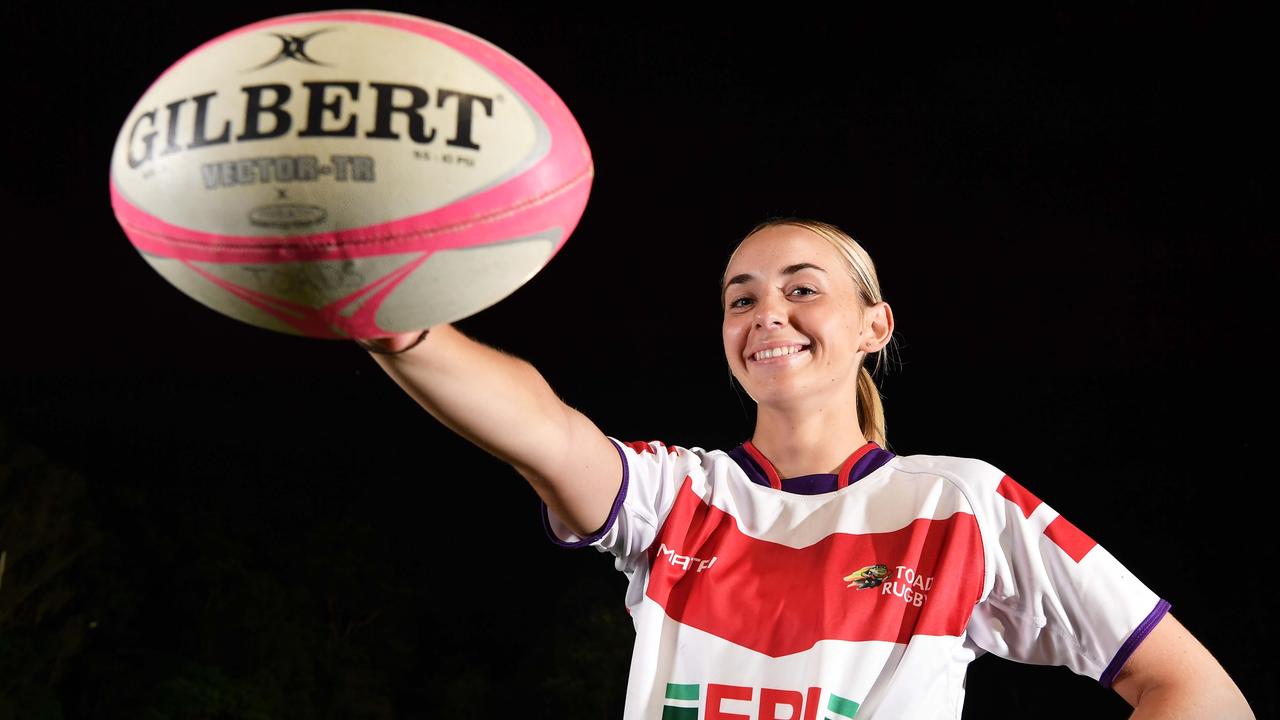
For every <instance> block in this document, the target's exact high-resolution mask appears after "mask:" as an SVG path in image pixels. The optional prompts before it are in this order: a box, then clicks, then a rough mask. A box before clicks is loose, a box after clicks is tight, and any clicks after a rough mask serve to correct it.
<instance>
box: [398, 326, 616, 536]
mask: <svg viewBox="0 0 1280 720" xmlns="http://www.w3.org/2000/svg"><path fill="white" fill-rule="evenodd" d="M417 336H418V333H409V334H406V335H403V336H398V337H394V338H389V339H387V340H379V341H373V342H375V343H377V344H378V345H379V346H380V347H382V348H384V349H386V350H391V351H394V350H399V349H400V348H403V347H405V346H407V345H409V344H410V343H411V342H412V341H413V340H414V339H415V338H417ZM373 357H374V359H375V360H377V362H378V364H379V365H381V366H382V369H383V370H385V371H386V372H387V374H388V375H390V376H391V377H392V379H394V380H395V381H396V383H397V384H399V385H400V387H402V388H404V390H405V392H407V393H409V395H410V396H411V397H412V398H413V399H414V400H417V401H418V404H419V405H421V406H422V407H423V408H425V409H426V411H427V412H429V413H431V415H433V416H434V417H435V418H436V419H437V420H439V421H440V422H441V423H443V424H444V425H445V426H446V427H448V428H449V429H451V430H453V431H454V432H456V433H458V434H459V435H461V436H462V437H464V438H466V439H468V440H470V441H471V442H473V443H475V444H476V445H478V446H479V447H481V448H483V449H484V450H485V451H487V452H488V453H490V454H491V455H493V456H494V457H497V458H498V459H500V460H503V461H504V462H507V463H509V464H510V465H511V466H512V467H514V468H515V469H516V471H517V472H519V473H520V474H521V475H523V476H524V477H525V479H527V480H528V481H529V484H530V485H532V486H533V489H534V491H536V492H537V493H538V495H539V496H540V497H541V498H542V500H543V502H545V503H546V504H547V507H548V508H549V509H550V510H551V511H552V512H553V513H555V514H556V516H557V517H559V518H560V519H561V520H563V521H564V523H565V525H566V526H568V527H569V529H571V530H573V531H574V532H576V533H578V534H579V535H587V534H589V533H591V532H594V531H595V530H597V529H599V528H600V526H601V525H603V524H604V522H605V520H606V519H607V518H608V516H609V510H610V508H611V507H612V505H613V501H614V498H615V497H616V496H617V494H618V488H619V486H620V485H621V484H622V460H621V458H620V457H619V455H618V451H617V450H616V449H615V448H614V446H613V443H612V442H610V441H609V439H608V438H606V437H605V436H604V433H602V432H600V429H599V428H597V427H596V426H595V423H593V422H591V420H589V419H588V418H587V417H586V416H585V415H583V414H582V413H580V412H578V411H577V410H574V409H573V408H571V407H569V406H568V405H566V404H565V403H564V402H562V401H561V400H560V398H559V397H557V396H556V394H555V392H554V391H552V389H551V386H550V385H548V384H547V381H546V380H545V379H544V378H543V377H542V374H541V373H539V372H538V371H537V369H536V368H534V367H533V365H530V364H529V363H528V362H526V361H524V360H521V359H520V358H517V357H513V356H511V355H508V354H506V353H504V352H501V351H499V350H497V349H494V348H491V347H489V346H487V345H484V344H482V343H479V342H477V341H475V340H472V339H471V338H469V337H467V336H466V335H464V334H462V333H461V332H459V331H458V330H457V329H456V328H454V327H453V326H452V325H438V326H436V327H433V328H431V332H430V333H429V334H428V335H427V336H426V338H425V339H424V340H423V341H422V342H421V343H420V344H418V345H417V346H415V347H413V348H412V349H410V350H408V351H407V352H403V353H400V354H395V355H387V354H373Z"/></svg>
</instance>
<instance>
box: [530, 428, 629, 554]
mask: <svg viewBox="0 0 1280 720" xmlns="http://www.w3.org/2000/svg"><path fill="white" fill-rule="evenodd" d="M609 442H611V443H613V449H614V450H617V451H618V457H619V458H621V460H622V484H621V485H620V486H619V487H618V496H617V497H615V498H614V499H613V507H611V508H609V517H608V518H606V519H605V521H604V525H601V526H600V529H599V530H596V531H595V532H593V533H591V534H590V535H587V536H586V537H578V536H577V535H575V534H574V533H573V532H572V531H571V530H569V528H567V527H565V525H564V523H563V522H561V520H560V518H558V517H556V516H555V515H553V514H552V513H551V510H550V509H548V508H547V504H546V503H544V502H539V504H540V505H541V507H542V527H543V529H544V530H546V532H547V537H548V538H550V539H551V542H552V543H554V544H556V545H558V546H560V547H563V548H580V547H586V546H588V545H591V544H593V543H595V542H597V541H598V540H600V538H602V537H604V536H605V533H607V532H609V529H610V528H612V527H613V524H614V523H615V522H617V521H618V513H619V512H621V511H622V502H623V501H624V500H625V499H626V497H627V480H628V476H629V475H630V468H629V467H628V465H627V456H626V453H624V452H622V448H621V447H619V446H618V442H617V441H616V440H614V439H613V438H609Z"/></svg>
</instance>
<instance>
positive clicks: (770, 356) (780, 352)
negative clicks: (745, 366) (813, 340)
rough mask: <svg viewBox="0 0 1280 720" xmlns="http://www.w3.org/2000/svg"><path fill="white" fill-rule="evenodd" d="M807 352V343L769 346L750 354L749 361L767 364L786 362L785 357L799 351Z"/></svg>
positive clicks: (797, 353) (799, 352)
mask: <svg viewBox="0 0 1280 720" xmlns="http://www.w3.org/2000/svg"><path fill="white" fill-rule="evenodd" d="M806 352H809V346H808V345H784V346H783V347H777V348H770V349H768V350H761V351H760V352H758V353H756V354H754V355H752V356H750V359H751V362H753V363H760V364H767V363H780V362H786V361H787V358H790V357H792V356H794V355H800V354H801V353H806Z"/></svg>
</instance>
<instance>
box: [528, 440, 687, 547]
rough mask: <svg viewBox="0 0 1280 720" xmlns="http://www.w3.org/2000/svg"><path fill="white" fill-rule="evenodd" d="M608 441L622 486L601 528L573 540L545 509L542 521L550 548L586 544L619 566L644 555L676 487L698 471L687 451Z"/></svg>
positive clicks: (568, 532) (544, 508)
mask: <svg viewBox="0 0 1280 720" xmlns="http://www.w3.org/2000/svg"><path fill="white" fill-rule="evenodd" d="M609 440H610V441H611V442H612V443H613V444H614V447H615V448H616V449H617V450H618V454H619V455H620V456H621V458H622V484H621V486H620V487H619V488H618V495H617V497H616V498H615V499H614V501H613V507H612V509H611V510H610V512H609V517H608V519H606V520H605V523H604V525H603V526H602V527H601V528H600V529H599V530H597V531H596V532H594V533H592V534H591V535H588V536H586V537H579V536H577V535H575V534H574V533H573V532H572V531H571V530H569V529H568V528H567V527H566V526H565V525H564V523H563V522H562V521H561V520H560V518H558V517H556V516H555V514H554V513H552V512H551V511H550V510H548V509H547V506H546V505H545V504H544V505H543V506H542V516H543V524H544V526H545V527H546V530H547V534H548V535H549V536H550V538H551V541H552V542H554V543H555V544H557V545H560V546H562V547H570V548H576V547H585V546H588V545H590V546H592V547H595V548H597V549H598V550H600V551H601V552H609V553H612V554H613V555H615V556H617V557H618V559H619V561H620V562H623V561H629V560H631V559H633V558H636V557H638V556H640V555H641V554H643V553H644V552H645V551H646V550H648V548H649V545H650V544H651V543H652V542H653V540H654V538H655V537H656V536H657V532H658V528H659V527H660V526H661V525H662V520H663V519H664V518H665V517H666V515H667V513H669V512H670V511H671V506H672V504H673V503H674V502H675V496H676V492H677V491H678V490H679V489H680V485H681V483H682V482H683V481H684V478H685V477H687V476H688V475H689V474H690V473H691V472H696V471H697V470H698V469H699V468H700V467H701V458H700V457H699V456H698V455H697V454H696V453H694V452H693V451H691V450H687V449H685V448H682V447H677V446H673V445H665V444H663V443H661V442H659V441H657V440H652V441H649V442H642V441H635V442H622V441H621V440H617V439H615V438H612V437H610V438H609Z"/></svg>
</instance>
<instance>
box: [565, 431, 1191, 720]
mask: <svg viewBox="0 0 1280 720" xmlns="http://www.w3.org/2000/svg"><path fill="white" fill-rule="evenodd" d="M610 440H611V441H612V442H613V443H614V445H615V446H616V448H617V450H618V453H619V454H620V455H621V457H622V461H623V468H624V469H623V478H622V484H621V487H620V488H619V491H618V495H617V499H616V500H615V502H614V505H613V508H612V510H611V512H610V514H609V518H608V520H607V521H606V523H605V525H604V526H603V527H602V528H600V530H599V531H597V532H596V533H593V534H592V535H591V536H589V537H578V536H576V535H574V534H573V533H572V532H571V531H569V530H568V529H567V528H566V527H565V526H564V524H563V523H562V522H561V521H560V520H559V519H558V518H556V517H555V516H554V515H553V514H551V513H549V512H548V511H547V509H546V507H545V505H544V506H543V517H544V520H545V522H546V526H547V530H548V532H549V534H550V535H551V537H552V539H553V541H555V542H556V543H557V544H560V545H562V546H566V547H583V546H587V545H590V546H594V547H596V548H597V549H598V550H600V551H602V552H609V553H612V554H613V555H614V556H615V558H616V561H615V565H616V567H617V568H618V569H619V570H621V571H622V572H623V573H625V574H626V576H627V578H628V581H629V584H628V587H627V592H626V606H627V610H628V612H629V613H630V614H631V617H632V621H633V623H634V625H635V629H636V642H635V649H634V651H633V654H632V662H631V670H630V676H629V681H628V686H627V701H626V712H625V715H624V717H626V718H634V719H639V718H663V719H664V720H713V719H715V718H723V719H725V720H728V719H732V720H746V719H750V720H757V719H759V720H781V719H783V718H787V719H789V720H817V719H818V718H829V719H830V720H841V719H847V718H854V717H857V718H858V720H864V719H870V718H877V717H879V718H958V717H960V711H961V706H962V704H963V701H964V676H965V671H966V668H967V666H968V664H969V662H970V661H972V660H973V659H974V658H975V657H977V656H978V655H981V654H982V653H984V652H991V653H995V654H996V655H999V656H1001V657H1005V658H1008V659H1011V660H1016V661H1019V662H1025V663H1034V664H1039V665H1065V666H1067V667H1069V668H1070V669H1071V670H1073V671H1074V672H1076V673H1079V674H1081V675H1087V676H1089V677H1091V678H1094V679H1095V680H1099V681H1100V682H1101V683H1102V684H1103V685H1110V683H1111V681H1112V680H1113V679H1114V678H1115V675H1116V673H1118V672H1119V670H1120V668H1121V667H1122V666H1123V665H1124V662H1125V660H1127V659H1128V657H1129V656H1130V655H1131V654H1132V652H1133V650H1134V649H1135V648H1136V647H1137V646H1138V644H1139V643H1140V642H1141V641H1142V639H1143V638H1145V637H1146V635H1147V633H1149V632H1150V630H1151V629H1152V628H1153V627H1154V626H1155V625H1156V623H1158V622H1159V620H1160V619H1161V617H1163V615H1164V614H1165V613H1166V612H1167V610H1168V609H1169V604H1168V603H1167V602H1165V601H1164V600H1161V599H1160V598H1158V597H1157V596H1156V595H1155V594H1154V593H1152V592H1151V590H1149V589H1148V588H1147V587H1146V586H1145V585H1143V584H1142V583H1141V582H1140V581H1138V580H1137V579H1136V578H1134V577H1133V576H1132V575H1131V574H1130V573H1129V572H1128V571H1127V570H1125V568H1124V567H1123V566H1122V565H1121V564H1120V563H1119V562H1117V561H1116V559H1115V558H1114V557H1112V556H1111V554H1110V553H1108V552H1107V551H1106V550H1105V549H1103V548H1102V547H1101V546H1099V545H1098V544H1097V543H1095V542H1094V541H1093V540H1092V539H1090V538H1089V537H1088V536H1087V535H1086V534H1084V533H1083V532H1081V531H1080V530H1079V529H1077V528H1076V527H1075V526H1074V525H1072V524H1071V523H1070V522H1068V521H1067V520H1066V519H1065V518H1064V517H1062V516H1061V515H1060V514H1058V513H1057V512H1056V511H1054V510H1053V509H1052V508H1051V507H1049V506H1048V505H1046V504H1045V503H1043V502H1041V501H1040V500H1039V499H1038V498H1037V497H1035V496H1034V495H1033V494H1032V493H1030V492H1029V491H1027V490H1026V489H1025V488H1024V487H1022V486H1021V485H1020V484H1018V483H1017V482H1016V481H1015V480H1013V478H1010V477H1009V476H1007V475H1005V474H1004V473H1003V472H1001V471H1000V470H998V469H996V468H995V467H993V466H992V465H990V464H988V463H985V462H983V461H981V460H973V459H967V458H957V457H942V456H926V455H913V456H905V457H904V456H896V455H894V454H893V453H890V452H889V451H887V450H885V449H883V448H880V447H879V446H877V445H876V444H875V443H867V444H866V445H864V446H863V447H861V448H859V449H858V450H857V451H856V452H854V453H853V454H852V455H851V456H850V457H849V458H848V459H847V460H846V461H845V462H844V463H842V464H841V466H840V468H839V470H838V471H837V473H836V474H834V475H831V474H827V475H809V476H804V477H801V478H786V479H784V478H781V477H780V476H779V474H778V472H777V470H776V469H775V468H774V467H773V465H772V464H771V463H770V462H769V460H768V459H767V458H766V457H764V455H763V454H762V453H760V452H759V450H758V449H756V448H755V447H754V446H753V445H752V444H751V443H750V442H746V443H743V445H741V446H739V447H738V448H735V449H734V450H732V451H730V452H727V453H726V452H723V451H719V450H712V451H707V450H703V449H701V448H697V447H695V448H683V447H678V446H669V445H665V444H663V443H661V442H657V441H651V442H630V443H626V442H621V441H619V440H616V439H614V438H610Z"/></svg>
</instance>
